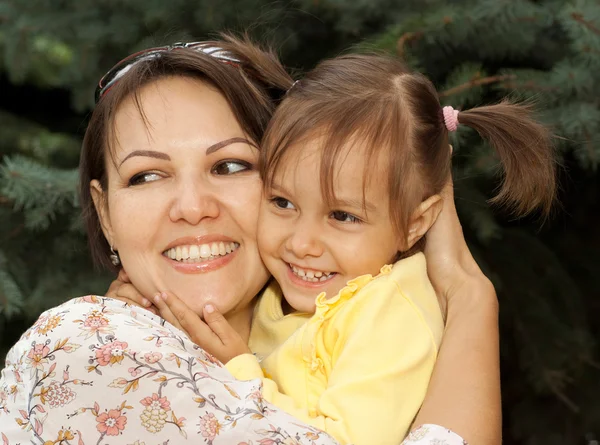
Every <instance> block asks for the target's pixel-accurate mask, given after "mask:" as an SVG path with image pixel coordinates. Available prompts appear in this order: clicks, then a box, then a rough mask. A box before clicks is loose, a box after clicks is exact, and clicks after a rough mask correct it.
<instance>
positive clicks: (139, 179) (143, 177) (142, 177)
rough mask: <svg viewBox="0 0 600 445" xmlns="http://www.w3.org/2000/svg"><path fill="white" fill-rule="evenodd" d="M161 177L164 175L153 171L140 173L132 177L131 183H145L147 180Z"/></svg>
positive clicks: (155, 179)
mask: <svg viewBox="0 0 600 445" xmlns="http://www.w3.org/2000/svg"><path fill="white" fill-rule="evenodd" d="M161 178H162V176H161V175H159V174H158V173H152V172H144V173H138V174H137V175H134V176H132V177H131V179H130V180H129V185H139V184H144V183H146V182H154V181H158V180H159V179H161Z"/></svg>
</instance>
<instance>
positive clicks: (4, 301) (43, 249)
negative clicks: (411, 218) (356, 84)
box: [0, 0, 600, 445]
mask: <svg viewBox="0 0 600 445" xmlns="http://www.w3.org/2000/svg"><path fill="white" fill-rule="evenodd" d="M249 26H250V30H251V33H252V34H253V35H255V36H260V37H262V40H267V41H271V42H273V43H274V44H275V45H276V47H277V48H279V49H280V50H281V51H280V52H281V54H282V56H283V58H284V60H285V61H286V63H287V64H288V65H289V66H290V67H292V68H298V69H303V68H310V67H311V66H312V65H313V64H314V63H316V61H318V60H319V59H321V58H323V57H328V56H332V55H335V54H338V53H339V52H340V51H342V50H344V49H345V48H347V47H349V46H353V47H354V49H355V50H359V51H363V50H367V49H373V48H376V49H381V50H385V51H389V52H392V53H394V54H397V55H398V56H399V57H401V58H403V59H404V60H405V61H406V63H407V64H409V65H410V66H412V67H414V68H416V69H418V70H420V71H422V72H424V73H425V74H427V75H428V76H429V77H430V78H431V79H432V80H433V81H434V83H435V84H436V86H437V87H438V90H439V91H440V97H441V100H442V102H443V103H444V104H451V105H452V106H454V107H455V108H459V109H467V108H470V107H474V106H477V105H480V104H482V103H489V102H494V101H497V100H499V99H500V98H501V97H504V96H506V95H509V96H511V97H513V98H515V99H523V100H534V101H535V102H536V103H537V105H538V108H539V109H540V112H541V114H540V116H541V118H542V119H543V120H544V121H545V122H546V123H548V124H549V125H551V126H552V127H553V129H554V131H555V132H556V134H557V135H558V136H559V137H558V138H557V139H556V145H557V149H558V152H559V156H560V157H561V162H562V163H563V164H564V165H566V166H568V167H569V170H568V172H569V173H570V176H569V177H566V176H565V175H563V176H562V177H563V182H562V185H563V188H564V191H563V195H564V197H565V201H564V203H563V206H562V209H558V212H560V211H561V210H564V213H562V215H565V216H557V217H555V219H554V220H553V221H550V222H548V223H546V225H545V226H544V227H543V228H540V223H539V222H538V221H534V220H531V221H530V220H526V221H517V222H515V221H511V220H510V219H509V218H508V217H507V215H505V214H503V213H502V212H501V211H499V210H497V209H491V208H490V206H489V205H488V203H487V200H488V199H489V198H490V197H491V196H492V194H493V192H494V190H495V189H496V188H497V186H498V182H499V179H501V178H499V176H498V169H497V162H496V158H495V156H494V153H493V152H492V151H491V149H490V148H489V147H488V146H487V145H486V144H484V143H482V142H481V140H480V139H479V138H478V137H477V135H476V134H474V132H473V131H471V130H469V129H466V128H461V127H459V130H458V131H457V132H456V133H454V134H452V135H451V142H452V144H453V147H454V154H455V155H454V164H455V172H454V174H455V184H456V194H457V207H458V209H459V212H460V214H461V218H462V221H463V224H464V227H465V233H466V236H467V238H468V239H469V241H470V244H471V247H472V249H473V252H474V254H475V255H476V258H477V260H478V262H479V263H480V264H481V266H482V268H483V269H484V271H485V272H486V273H487V274H488V275H489V276H490V277H491V278H492V280H493V281H494V284H495V285H496V288H497V290H498V295H499V298H500V301H501V331H502V332H501V338H502V360H503V362H502V363H503V396H504V404H505V407H506V415H505V442H506V443H511V444H513V443H514V444H527V445H537V444H544V445H549V444H575V443H584V438H586V437H587V440H589V441H591V440H592V438H593V437H592V436H587V435H589V434H594V433H595V434H596V438H598V437H600V421H599V420H598V419H600V401H599V400H598V398H597V394H600V378H599V377H600V365H599V364H598V362H600V360H599V358H598V355H599V354H598V344H597V341H596V338H597V337H598V335H599V334H600V331H599V329H598V327H597V323H596V320H595V318H593V315H591V314H598V313H600V298H598V296H600V288H599V286H598V283H599V281H598V278H597V274H598V272H597V271H598V270H600V260H599V258H600V256H598V255H595V254H594V253H593V250H592V249H593V247H592V246H595V248H596V249H598V247H599V246H600V232H598V231H597V230H596V227H597V226H598V224H597V223H595V222H594V218H597V217H596V216H595V212H597V211H598V210H600V209H599V208H598V207H599V206H600V204H598V203H600V199H599V198H600V196H598V194H599V191H600V184H598V175H597V173H596V169H597V168H598V165H599V164H600V144H599V140H598V138H599V137H600V136H598V135H599V134H600V106H599V105H600V100H599V98H600V76H598V74H597V73H598V71H599V68H600V4H599V3H598V1H597V0H538V1H533V0H454V1H452V2H449V1H442V0H404V1H396V0H359V1H356V0H295V1H293V0H280V1H275V2H273V1H267V0H240V1H236V2H223V1H219V2H217V1H215V0H171V1H169V2H166V1H162V0H144V1H142V0H130V1H127V2H122V1H94V0H78V1H77V2H75V1H73V0H63V1H57V2H49V1H47V0H29V1H21V0H12V1H10V0H0V72H1V76H0V84H1V85H0V87H3V91H4V90H5V89H6V90H8V91H12V92H13V93H12V94H11V96H10V99H9V100H4V99H3V98H2V96H0V135H1V137H0V156H1V159H0V338H2V341H1V342H0V355H1V350H2V348H6V347H7V346H8V345H9V344H10V343H11V342H12V341H14V339H15V337H16V336H17V335H18V334H19V333H20V331H21V330H22V329H23V328H24V327H25V326H27V324H28V323H30V322H31V317H33V316H35V315H37V314H38V313H39V312H40V311H42V310H43V309H44V308H47V307H49V306H52V305H55V304H58V303H60V302H62V301H64V300H65V299H67V298H70V297H73V296H76V295H82V294H86V293H102V292H103V291H104V290H105V289H106V286H107V283H108V277H106V276H104V275H102V274H99V273H97V272H95V271H94V270H93V269H92V267H91V264H90V261H89V258H88V256H89V254H88V252H87V249H86V246H85V237H84V234H83V232H82V229H81V225H80V220H79V218H78V212H79V209H78V203H77V196H76V181H77V173H76V168H77V162H78V156H79V146H80V140H81V132H82V128H83V123H84V122H85V113H87V112H89V110H90V109H91V107H92V105H93V91H94V86H95V84H96V83H97V81H98V79H99V78H100V77H101V76H102V74H104V72H105V71H106V70H107V69H108V68H110V67H111V66H112V65H113V64H114V63H115V62H117V61H118V60H119V59H120V58H122V57H125V56H126V55H128V54H129V53H132V52H134V51H136V50H139V49H142V48H146V47H149V46H156V45H160V44H164V43H171V42H174V41H181V40H183V41H189V40H199V39H204V38H206V37H210V36H215V34H216V32H217V31H219V30H224V29H234V30H241V29H245V28H247V27H249ZM23 92H25V93H23ZM31 92H33V93H35V95H34V96H30V94H31ZM56 92H58V93H56ZM3 94H4V92H3ZM55 94H58V96H57V95H55ZM56 97H67V98H68V103H66V102H67V100H64V99H63V100H64V102H65V104H60V103H56V102H55V100H56ZM36 100H37V102H36ZM559 215H561V214H559ZM565 227H566V228H567V229H568V230H567V229H565ZM449 384H451V382H450V383H449ZM590 443H591V442H590Z"/></svg>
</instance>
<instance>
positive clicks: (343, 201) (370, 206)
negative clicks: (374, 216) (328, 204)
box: [333, 197, 377, 212]
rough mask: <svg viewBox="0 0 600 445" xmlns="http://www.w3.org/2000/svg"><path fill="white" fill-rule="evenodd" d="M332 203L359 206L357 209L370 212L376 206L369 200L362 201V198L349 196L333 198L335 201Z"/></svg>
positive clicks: (375, 208)
mask: <svg viewBox="0 0 600 445" xmlns="http://www.w3.org/2000/svg"><path fill="white" fill-rule="evenodd" d="M333 204H334V205H335V206H344V207H353V208H359V209H365V210H368V211H371V212H374V211H376V210H377V207H375V205H374V204H372V203H371V202H369V201H367V200H366V199H365V200H364V201H363V200H362V199H351V198H345V199H343V198H337V197H336V198H335V201H334V202H333Z"/></svg>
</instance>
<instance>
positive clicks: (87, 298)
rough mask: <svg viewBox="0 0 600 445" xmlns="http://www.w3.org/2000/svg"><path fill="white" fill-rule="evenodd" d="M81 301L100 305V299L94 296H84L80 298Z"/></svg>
mask: <svg viewBox="0 0 600 445" xmlns="http://www.w3.org/2000/svg"><path fill="white" fill-rule="evenodd" d="M81 299H82V300H83V301H85V302H86V303H92V304H97V303H100V299H99V298H98V297H97V296H95V295H86V296H85V297H81Z"/></svg>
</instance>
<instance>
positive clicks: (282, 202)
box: [271, 196, 294, 209]
mask: <svg viewBox="0 0 600 445" xmlns="http://www.w3.org/2000/svg"><path fill="white" fill-rule="evenodd" d="M271 202H272V203H273V205H274V206H275V207H277V208H278V209H293V208H294V204H292V203H291V202H290V201H288V200H287V199H285V198H282V197H280V196H275V197H274V198H271Z"/></svg>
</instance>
